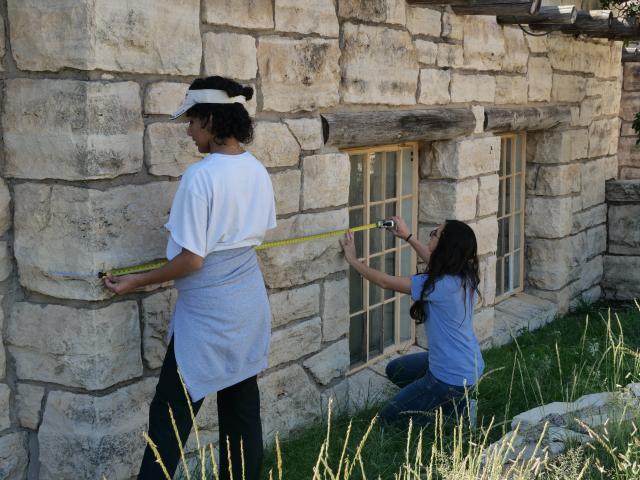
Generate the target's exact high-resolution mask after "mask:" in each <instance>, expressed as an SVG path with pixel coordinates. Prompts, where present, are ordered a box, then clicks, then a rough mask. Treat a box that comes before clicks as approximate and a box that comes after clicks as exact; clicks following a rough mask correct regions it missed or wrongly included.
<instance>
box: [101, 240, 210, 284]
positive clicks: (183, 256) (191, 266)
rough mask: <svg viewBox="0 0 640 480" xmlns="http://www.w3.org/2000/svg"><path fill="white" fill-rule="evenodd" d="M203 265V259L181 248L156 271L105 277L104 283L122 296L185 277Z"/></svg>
mask: <svg viewBox="0 0 640 480" xmlns="http://www.w3.org/2000/svg"><path fill="white" fill-rule="evenodd" d="M203 263H204V259H203V258H202V257H200V256H199V255H196V254H195V253H192V252H190V251H189V250H186V249H184V248H183V249H182V252H180V253H179V254H178V255H177V256H176V257H175V258H173V259H172V260H171V261H169V262H167V263H166V264H165V265H163V266H162V267H160V268H158V269H156V270H151V271H149V272H144V273H134V274H131V275H123V276H121V277H114V276H112V275H107V276H106V277H105V280H104V283H105V285H106V287H107V288H108V289H109V290H111V291H112V292H114V293H116V294H118V295H123V294H125V293H129V292H131V291H133V290H136V289H138V288H142V287H146V286H147V285H154V284H156V283H164V282H169V281H171V280H176V279H178V278H182V277H185V276H187V275H189V274H190V273H193V272H195V271H197V270H200V269H201V268H202V264H203Z"/></svg>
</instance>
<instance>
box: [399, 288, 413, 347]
mask: <svg viewBox="0 0 640 480" xmlns="http://www.w3.org/2000/svg"><path fill="white" fill-rule="evenodd" d="M409 308H411V299H410V298H409V296H408V295H403V296H402V298H401V299H400V341H401V342H404V341H406V340H409V339H410V338H411V322H413V319H412V318H411V317H410V316H409Z"/></svg>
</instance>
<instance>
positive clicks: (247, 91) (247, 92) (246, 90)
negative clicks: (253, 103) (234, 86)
mask: <svg viewBox="0 0 640 480" xmlns="http://www.w3.org/2000/svg"><path fill="white" fill-rule="evenodd" d="M241 95H242V96H243V97H244V98H246V99H247V100H251V99H252V98H253V88H251V87H242V94H241Z"/></svg>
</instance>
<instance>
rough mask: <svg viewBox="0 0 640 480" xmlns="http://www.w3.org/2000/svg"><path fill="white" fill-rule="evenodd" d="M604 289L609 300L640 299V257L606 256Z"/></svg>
mask: <svg viewBox="0 0 640 480" xmlns="http://www.w3.org/2000/svg"><path fill="white" fill-rule="evenodd" d="M602 287H603V289H604V292H605V295H606V297H607V298H610V299H613V300H633V299H637V298H640V256H633V257H632V256H617V255H605V256H604V276H603V279H602Z"/></svg>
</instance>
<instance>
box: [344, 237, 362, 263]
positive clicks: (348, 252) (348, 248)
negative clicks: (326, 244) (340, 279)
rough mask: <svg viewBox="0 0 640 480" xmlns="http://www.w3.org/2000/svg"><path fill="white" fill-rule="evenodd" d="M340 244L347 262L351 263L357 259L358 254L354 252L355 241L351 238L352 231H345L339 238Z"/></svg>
mask: <svg viewBox="0 0 640 480" xmlns="http://www.w3.org/2000/svg"><path fill="white" fill-rule="evenodd" d="M340 245H342V251H343V252H344V258H345V259H346V260H347V262H349V263H351V262H353V261H356V260H357V259H358V255H357V254H356V242H355V241H354V240H353V232H347V233H345V234H344V236H343V237H342V238H341V239H340Z"/></svg>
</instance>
